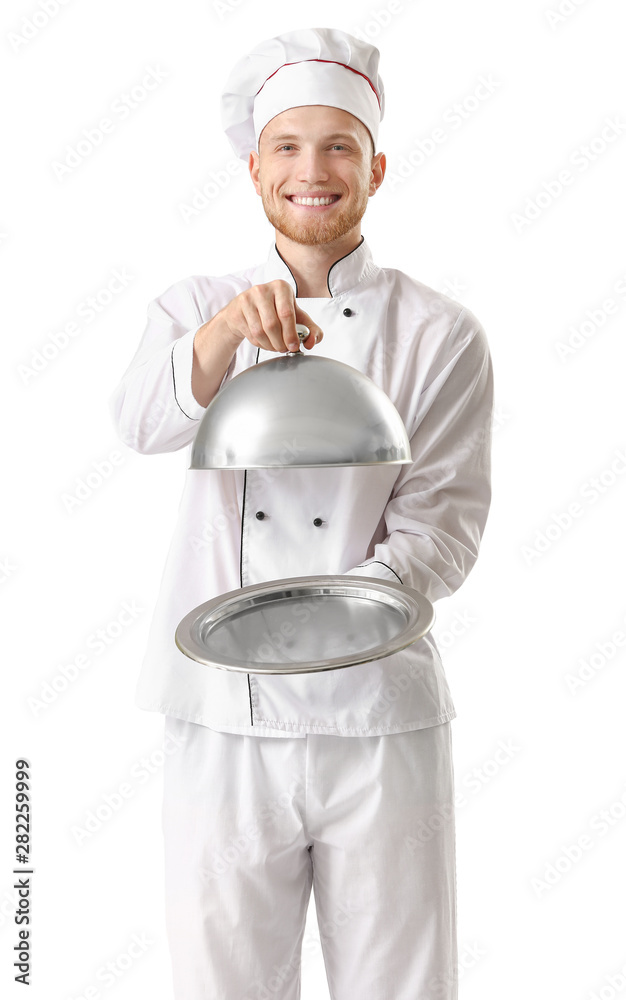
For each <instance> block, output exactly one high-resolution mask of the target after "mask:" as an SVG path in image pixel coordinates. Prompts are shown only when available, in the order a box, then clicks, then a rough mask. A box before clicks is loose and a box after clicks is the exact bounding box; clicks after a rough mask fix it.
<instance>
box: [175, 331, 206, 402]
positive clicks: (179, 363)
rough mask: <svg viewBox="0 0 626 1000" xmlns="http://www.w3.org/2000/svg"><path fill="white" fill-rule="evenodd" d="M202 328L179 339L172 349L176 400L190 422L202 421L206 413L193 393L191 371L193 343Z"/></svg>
mask: <svg viewBox="0 0 626 1000" xmlns="http://www.w3.org/2000/svg"><path fill="white" fill-rule="evenodd" d="M199 329H200V327H196V329H195V330H189V331H188V332H187V333H185V334H183V336H182V337H179V339H178V340H176V341H175V342H174V346H173V347H172V379H173V382H174V398H175V400H176V402H177V403H178V406H179V408H180V409H181V410H182V411H183V413H184V414H185V416H187V417H189V419H190V420H200V419H201V418H202V417H203V416H204V413H205V411H206V406H201V405H200V403H199V402H198V401H197V399H196V398H195V396H194V394H193V392H192V391H191V371H192V368H193V341H194V337H195V335H196V333H197V332H198V330H199Z"/></svg>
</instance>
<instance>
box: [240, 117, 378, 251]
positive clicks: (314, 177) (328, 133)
mask: <svg viewBox="0 0 626 1000" xmlns="http://www.w3.org/2000/svg"><path fill="white" fill-rule="evenodd" d="M249 168H250V174H251V176H252V181H253V183H254V186H255V189H256V192H257V194H260V195H261V197H262V199H263V208H264V210H265V214H266V215H267V218H268V219H269V221H270V222H271V224H272V225H273V226H274V228H275V229H277V230H278V232H280V233H282V234H283V236H286V237H287V238H288V239H291V240H293V241H294V242H296V243H302V244H307V245H309V246H313V245H318V244H322V243H331V242H333V241H334V240H337V239H340V238H341V237H342V236H345V235H346V234H347V233H350V232H351V231H352V230H358V227H359V224H360V221H361V219H362V218H363V214H364V212H365V209H366V207H367V201H368V198H369V197H371V195H373V194H375V193H376V191H377V189H378V188H379V186H380V184H381V183H382V179H383V177H384V174H385V157H384V154H383V153H377V154H376V156H372V140H371V137H370V134H369V132H368V130H367V129H366V127H365V125H363V123H362V122H360V121H359V120H358V119H357V118H355V117H354V116H353V115H351V114H349V113H348V112H347V111H341V110H340V109H339V108H331V107H326V106H322V105H311V106H306V107H301V108H290V109H289V110H288V111H283V112H282V114H280V115H276V117H275V118H272V120H271V121H270V122H268V124H267V125H266V126H265V128H264V129H263V131H262V133H261V136H260V141H259V153H255V152H252V153H250V161H249ZM312 198H313V199H315V200H316V202H317V204H315V203H314V204H308V203H307V202H308V201H309V200H310V199H312Z"/></svg>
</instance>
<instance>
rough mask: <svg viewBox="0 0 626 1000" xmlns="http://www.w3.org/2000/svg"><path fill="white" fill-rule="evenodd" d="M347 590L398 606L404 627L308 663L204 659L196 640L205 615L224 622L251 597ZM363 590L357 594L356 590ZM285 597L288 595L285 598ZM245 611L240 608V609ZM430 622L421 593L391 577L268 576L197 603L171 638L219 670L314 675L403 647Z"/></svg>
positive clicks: (429, 609) (204, 652) (191, 655)
mask: <svg viewBox="0 0 626 1000" xmlns="http://www.w3.org/2000/svg"><path fill="white" fill-rule="evenodd" d="M342 589H347V590H348V591H349V594H348V595H346V596H353V597H361V596H364V597H368V596H371V594H372V591H374V593H375V594H377V595H378V596H379V597H380V598H381V603H387V604H391V605H394V606H395V607H398V606H400V608H401V609H402V610H403V611H404V612H405V613H407V614H408V621H407V625H406V626H405V628H404V629H402V630H401V631H400V632H399V633H398V634H397V635H396V636H394V637H393V638H392V639H387V640H385V641H384V642H382V643H379V644H378V645H377V646H375V647H373V648H372V649H370V650H367V651H361V652H359V653H350V654H346V655H344V656H339V657H332V658H328V659H325V660H317V661H313V662H311V661H309V662H307V663H303V664H298V663H290V664H284V663H278V662H275V661H263V662H262V663H261V662H258V663H253V664H250V663H245V664H244V662H243V661H241V660H235V659H231V660H229V661H228V662H227V661H226V660H225V659H223V660H221V661H218V660H216V659H215V658H209V654H208V652H207V650H206V649H205V647H203V646H202V644H201V642H200V641H199V638H198V633H199V630H200V628H201V627H202V624H203V623H205V622H206V620H207V618H208V617H209V616H210V615H212V614H213V615H216V616H217V617H216V620H215V624H217V623H218V622H219V621H223V620H224V618H226V617H227V616H228V613H229V609H231V608H232V607H233V605H234V606H235V607H236V606H237V605H239V604H241V603H245V602H246V601H247V600H249V598H250V597H252V596H257V597H262V596H271V594H272V593H274V592H276V593H278V592H280V598H279V599H282V600H284V599H285V591H286V590H293V591H296V592H297V591H301V590H305V591H309V593H308V594H305V595H303V598H302V599H306V598H310V597H316V596H320V597H323V596H325V593H326V595H328V596H330V595H332V594H337V596H341V590H342ZM359 590H360V591H367V592H368V593H361V594H359V593H358V592H357V591H359ZM288 597H289V595H287V598H288ZM242 610H245V609H242ZM434 621H435V610H434V608H433V605H432V604H431V602H430V601H429V600H428V598H426V597H425V596H424V595H423V594H421V593H419V592H418V591H417V590H414V589H413V588H412V587H406V586H404V584H400V583H396V582H395V581H391V580H380V579H378V578H376V577H371V576H356V575H352V574H350V575H341V574H318V575H315V576H298V577H285V578H282V579H279V580H267V581H265V582H263V583H256V584H250V585H248V586H246V587H240V588H238V589H237V590H231V591H229V592H228V593H225V594H219V595H217V596H216V597H213V598H211V599H210V600H209V601H205V602H204V603H203V604H199V605H198V606H197V607H196V608H194V609H193V610H192V611H190V612H188V613H187V614H186V615H185V616H184V617H183V618H182V619H181V620H180V622H179V623H178V626H177V627H176V631H175V635H174V640H175V643H176V646H177V647H178V649H179V650H180V651H181V653H184V654H185V656H187V657H189V658H190V659H192V660H195V661H196V662H197V663H201V664H203V665H205V666H210V667H214V668H217V669H221V670H229V671H233V672H237V673H248V674H298V673H317V672H319V671H325V670H338V669H340V668H342V667H352V666H358V665H359V664H362V663H369V662H371V661H372V660H380V659H384V658H385V657H387V656H391V655H392V654H393V653H397V652H400V650H402V649H406V647H407V646H411V645H413V643H415V642H417V641H418V640H419V639H421V638H423V637H424V636H425V635H426V634H427V633H428V632H429V631H430V630H431V628H432V627H433V624H434Z"/></svg>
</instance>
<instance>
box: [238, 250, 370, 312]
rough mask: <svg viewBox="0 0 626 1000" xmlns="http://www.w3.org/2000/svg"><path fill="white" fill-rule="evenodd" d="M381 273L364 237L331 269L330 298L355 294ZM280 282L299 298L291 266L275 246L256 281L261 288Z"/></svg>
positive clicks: (256, 276)
mask: <svg viewBox="0 0 626 1000" xmlns="http://www.w3.org/2000/svg"><path fill="white" fill-rule="evenodd" d="M378 270H379V268H378V267H377V266H376V264H375V263H374V261H373V260H372V254H371V251H370V248H369V247H368V245H367V243H366V242H365V239H364V238H363V237H361V242H360V243H359V245H358V247H355V249H354V250H351V251H350V253H349V254H346V256H345V257H340V258H339V260H337V261H335V263H334V264H332V265H331V267H330V270H329V271H328V275H327V278H326V282H327V284H328V289H329V291H330V294H331V295H332V297H333V298H335V297H336V296H337V295H342V294H343V293H344V292H349V291H352V290H353V289H354V288H355V287H356V286H357V285H358V284H360V282H362V281H364V280H365V279H366V278H369V277H370V276H372V275H374V274H377V273H378ZM277 278H282V279H283V281H287V282H288V283H289V284H290V285H291V287H292V288H293V290H294V292H295V293H296V296H297V295H298V288H297V284H296V279H295V278H294V276H293V274H292V273H291V270H290V269H289V265H288V264H287V262H286V261H285V260H284V259H283V257H281V255H280V254H279V252H278V250H277V249H276V244H275V243H273V244H272V246H271V248H270V252H269V255H268V258H267V260H266V262H265V263H264V264H261V266H260V267H258V268H257V269H256V271H255V273H254V279H255V283H256V284H261V283H264V282H267V281H274V280H275V279H277Z"/></svg>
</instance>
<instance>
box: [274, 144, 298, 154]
mask: <svg viewBox="0 0 626 1000" xmlns="http://www.w3.org/2000/svg"><path fill="white" fill-rule="evenodd" d="M283 149H286V150H292V149H295V146H290V145H289V144H288V143H285V145H284V146H279V147H278V152H279V153H280V152H282V150H283Z"/></svg>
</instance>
